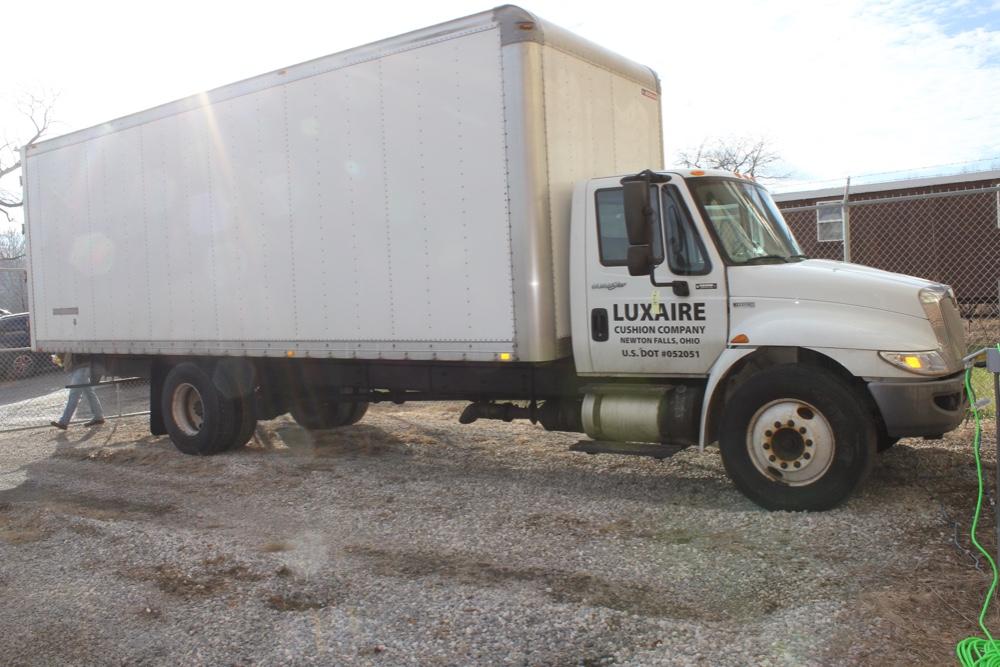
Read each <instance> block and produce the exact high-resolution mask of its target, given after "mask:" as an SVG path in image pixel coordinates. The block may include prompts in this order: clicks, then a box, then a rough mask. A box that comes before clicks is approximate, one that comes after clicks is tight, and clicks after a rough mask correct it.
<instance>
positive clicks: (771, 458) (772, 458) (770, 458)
mask: <svg viewBox="0 0 1000 667" xmlns="http://www.w3.org/2000/svg"><path fill="white" fill-rule="evenodd" d="M775 459H776V457H775V456H774V454H771V455H770V456H768V457H767V460H768V461H771V462H772V463H773V462H774V461H775Z"/></svg>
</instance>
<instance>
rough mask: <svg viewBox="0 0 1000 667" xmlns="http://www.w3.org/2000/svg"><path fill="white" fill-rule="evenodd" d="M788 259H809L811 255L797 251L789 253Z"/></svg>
mask: <svg viewBox="0 0 1000 667" xmlns="http://www.w3.org/2000/svg"><path fill="white" fill-rule="evenodd" d="M788 259H809V255H803V254H802V253H796V254H794V255H789V256H788Z"/></svg>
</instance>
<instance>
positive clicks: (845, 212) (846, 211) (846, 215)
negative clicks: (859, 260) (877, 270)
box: [840, 176, 851, 262]
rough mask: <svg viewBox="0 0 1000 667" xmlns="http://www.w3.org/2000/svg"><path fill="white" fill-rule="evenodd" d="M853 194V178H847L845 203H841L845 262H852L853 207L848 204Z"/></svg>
mask: <svg viewBox="0 0 1000 667" xmlns="http://www.w3.org/2000/svg"><path fill="white" fill-rule="evenodd" d="M850 192H851V177H850V176H848V177H847V182H846V183H845V184H844V201H843V202H842V203H841V205H840V207H841V216H840V217H841V218H843V221H844V261H845V262H850V261H851V206H850V204H849V203H848V198H849V197H850Z"/></svg>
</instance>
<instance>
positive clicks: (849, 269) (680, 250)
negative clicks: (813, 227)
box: [570, 169, 965, 509]
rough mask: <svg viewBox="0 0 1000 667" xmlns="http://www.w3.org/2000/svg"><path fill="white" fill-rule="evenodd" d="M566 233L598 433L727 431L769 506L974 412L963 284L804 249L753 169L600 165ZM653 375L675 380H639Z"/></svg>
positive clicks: (740, 479) (681, 438)
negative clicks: (966, 365) (956, 289)
mask: <svg viewBox="0 0 1000 667" xmlns="http://www.w3.org/2000/svg"><path fill="white" fill-rule="evenodd" d="M571 235H572V236H571V238H572V241H571V245H572V248H571V252H570V257H571V265H572V266H571V302H572V306H571V310H572V314H573V315H572V317H573V321H572V327H573V356H574V361H575V363H576V369H577V373H578V374H579V375H580V376H581V377H582V378H593V379H594V383H593V384H592V385H591V386H589V387H587V391H588V393H587V397H586V398H585V400H584V404H583V422H584V426H585V430H586V431H587V433H588V434H589V435H590V436H591V437H592V438H595V439H607V440H616V441H629V440H642V439H649V438H650V435H651V434H654V433H657V432H659V435H660V440H661V441H662V442H673V443H676V444H681V445H683V444H692V442H691V441H692V440H696V441H697V444H698V445H699V446H701V447H704V446H706V445H707V444H709V443H713V442H716V441H718V443H719V447H720V450H721V452H722V457H723V461H724V463H725V466H726V469H727V471H728V473H729V474H730V476H731V477H732V478H733V480H734V482H735V483H736V485H737V486H738V487H739V488H740V489H741V490H742V491H744V493H746V494H747V495H748V496H750V497H751V498H752V499H754V500H756V501H757V502H758V503H760V504H762V505H764V506H766V507H771V508H775V509H822V508H825V507H828V506H830V505H831V504H834V503H835V502H839V500H841V499H842V498H843V497H845V496H846V495H847V494H848V493H849V492H850V491H851V490H852V489H853V487H854V486H855V485H856V484H857V483H858V482H859V481H860V480H861V479H862V478H863V477H864V475H865V474H866V473H867V470H868V468H870V466H871V465H872V463H873V461H874V456H875V453H876V452H877V451H879V450H882V449H885V448H887V447H889V446H891V445H892V444H893V443H894V442H895V441H896V440H897V439H899V438H901V437H907V436H924V437H935V436H940V435H941V434H943V433H945V432H947V431H950V430H951V429H953V428H955V427H956V426H957V425H958V424H959V423H960V421H961V420H962V417H963V415H964V409H965V402H964V397H963V391H962V370H963V361H962V356H963V354H964V352H965V343H964V336H963V328H962V323H961V320H960V318H959V314H958V308H957V304H956V301H955V296H954V294H953V292H952V290H951V289H950V288H949V287H947V286H945V285H939V284H935V283H932V282H928V281H926V280H921V279H918V278H913V277H909V276H903V275H899V274H894V273H889V272H885V271H880V270H877V269H872V268H869V267H864V266H859V265H854V264H846V263H842V262H836V261H827V260H816V259H809V258H808V257H806V256H805V255H803V254H802V252H801V250H800V249H799V246H798V244H797V243H796V241H795V238H794V236H793V235H792V233H791V231H790V230H789V228H788V226H787V224H786V223H785V221H784V220H783V218H782V216H781V213H780V211H779V210H778V208H777V207H776V206H775V204H774V202H773V201H772V199H771V197H770V195H769V194H768V192H767V190H766V189H765V188H764V187H762V186H761V185H759V184H757V183H755V182H753V181H752V180H751V179H748V178H744V177H741V176H739V175H735V174H731V173H727V172H721V171H711V170H701V169H688V170H681V169H678V170H672V171H665V172H650V171H646V172H642V173H640V174H638V175H633V176H626V177H621V176H616V177H611V178H600V179H592V180H589V181H587V182H585V183H581V184H579V185H578V186H577V188H576V190H575V193H574V200H573V219H572V232H571ZM649 385H653V386H660V387H662V388H663V391H658V392H647V393H641V392H637V391H636V389H637V387H638V388H641V387H644V386H646V387H648V386H649ZM678 389H682V391H677V390H678ZM679 394H680V395H683V396H684V398H683V399H680V398H678V395H679ZM692 395H694V396H695V398H694V399H692ZM692 400H693V402H694V403H696V404H697V407H696V408H695V409H689V408H687V407H685V406H684V405H683V402H687V403H688V404H691V403H692ZM679 401H680V402H679ZM681 415H683V416H681ZM685 420H686V421H685ZM692 420H696V421H697V424H694V423H692Z"/></svg>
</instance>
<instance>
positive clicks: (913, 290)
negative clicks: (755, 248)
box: [729, 259, 937, 319]
mask: <svg viewBox="0 0 1000 667" xmlns="http://www.w3.org/2000/svg"><path fill="white" fill-rule="evenodd" d="M936 284H937V283H933V282H930V281H928V280H923V279H922V278H914V277H913V276H904V275H903V274H900V273H891V272H889V271H882V270H880V269H873V268H871V267H869V266H861V265H860V264H845V263H843V262H834V261H831V260H826V259H807V260H803V261H801V262H793V263H789V264H758V265H755V266H731V267H729V294H730V295H731V296H732V297H734V298H770V299H793V300H799V301H821V302H827V303H837V304H842V305H849V306H861V307H864V308H877V309H879V310H887V311H890V312H893V313H899V314H902V315H911V316H913V317H919V318H921V319H924V318H926V317H927V316H926V314H925V313H924V310H923V308H922V307H921V305H920V301H919V299H918V298H917V292H918V291H919V290H920V289H921V288H924V287H929V286H931V285H936Z"/></svg>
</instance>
